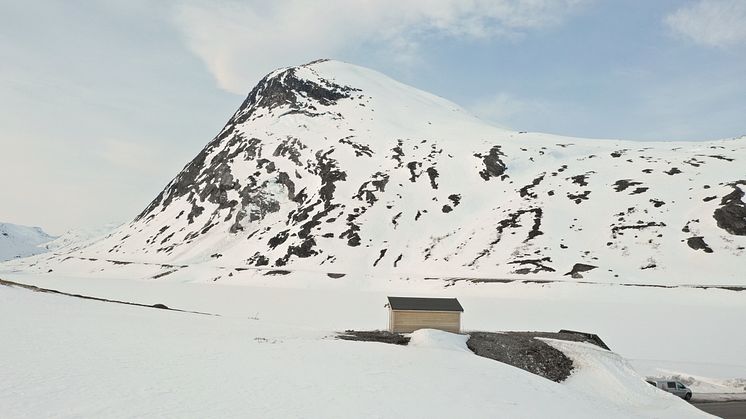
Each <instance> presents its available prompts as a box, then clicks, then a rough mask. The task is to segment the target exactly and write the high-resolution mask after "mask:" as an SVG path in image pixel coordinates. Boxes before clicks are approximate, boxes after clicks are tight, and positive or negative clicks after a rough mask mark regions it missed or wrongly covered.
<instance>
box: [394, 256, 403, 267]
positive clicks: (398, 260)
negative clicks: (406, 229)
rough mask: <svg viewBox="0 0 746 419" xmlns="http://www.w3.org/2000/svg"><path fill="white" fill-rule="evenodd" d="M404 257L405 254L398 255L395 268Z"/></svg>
mask: <svg viewBox="0 0 746 419" xmlns="http://www.w3.org/2000/svg"><path fill="white" fill-rule="evenodd" d="M402 257H404V255H403V254H401V253H400V254H399V256H397V258H396V260H395V261H394V268H396V265H398V264H399V262H400V261H401V259H402Z"/></svg>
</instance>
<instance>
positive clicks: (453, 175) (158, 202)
mask: <svg viewBox="0 0 746 419" xmlns="http://www.w3.org/2000/svg"><path fill="white" fill-rule="evenodd" d="M744 159H746V144H743V142H736V141H716V142H709V143H675V144H674V143H654V144H645V146H644V147H643V146H641V145H640V144H639V143H634V142H625V141H600V140H585V139H579V138H567V137H558V136H552V135H546V134H533V133H517V132H510V131H505V130H501V129H498V128H495V127H492V126H489V125H487V124H484V123H483V122H481V121H479V120H478V119H476V118H474V117H472V116H471V115H469V114H468V113H467V112H465V111H464V110H463V109H461V108H459V107H458V106H457V105H455V104H453V103H451V102H448V101H447V100H445V99H442V98H439V97H437V96H435V95H432V94H429V93H427V92H423V91H421V90H418V89H416V88H413V87H410V86H407V85H404V84H402V83H399V82H397V81H395V80H392V79H390V78H388V77H387V76H384V75H382V74H380V73H378V72H376V71H373V70H369V69H366V68H363V67H358V66H355V65H352V64H346V63H341V62H339V61H332V60H322V61H314V62H311V63H308V64H304V65H300V66H296V67H288V68H283V69H278V70H275V71H273V72H272V73H270V74H268V75H267V76H266V77H264V78H263V79H262V80H261V81H260V82H259V83H258V84H257V86H256V87H254V88H253V89H252V90H251V92H250V93H249V95H248V97H247V98H246V100H245V101H244V102H243V104H242V105H241V106H240V108H239V109H238V111H237V112H236V113H235V114H234V115H233V117H231V118H230V120H229V121H228V123H227V124H226V125H225V127H224V128H223V129H222V130H221V131H220V132H219V134H218V135H217V136H216V137H215V138H214V139H213V140H212V141H210V143H208V144H207V146H206V147H205V148H204V149H203V150H202V151H201V152H200V153H199V154H198V155H197V156H196V157H195V158H194V160H192V161H191V162H190V163H189V164H188V165H187V166H186V167H185V168H184V169H183V170H182V172H181V173H179V174H178V175H177V176H176V177H175V178H174V179H173V180H172V181H171V182H170V183H169V184H168V185H167V186H166V188H165V189H164V190H163V191H162V192H161V193H160V194H159V195H158V197H156V199H155V200H153V202H152V203H151V204H150V205H149V206H148V207H147V208H146V209H145V210H144V211H143V212H142V213H141V214H140V215H139V216H138V217H137V218H136V219H135V221H133V222H132V223H131V224H130V225H127V226H124V227H122V228H120V229H119V230H117V231H116V232H115V233H113V234H112V235H111V236H110V237H108V238H107V239H105V240H102V241H101V242H99V243H98V244H96V245H94V246H91V247H89V248H87V249H84V250H82V251H81V253H85V254H88V255H91V254H93V255H97V256H101V257H105V258H107V259H117V258H121V259H124V260H129V259H132V258H135V259H138V260H143V261H152V262H157V263H164V262H169V263H192V262H205V261H209V262H214V263H216V264H220V265H221V266H234V267H252V268H257V267H288V268H290V267H292V268H294V269H299V268H300V269H315V270H326V271H327V272H365V273H367V272H370V271H381V272H391V271H396V272H399V273H402V272H404V273H406V272H418V273H420V275H423V274H424V275H426V274H428V273H434V274H437V275H441V276H442V275H452V276H467V277H473V276H475V275H479V276H482V277H484V276H491V277H493V278H501V277H504V276H506V275H508V276H510V275H513V276H515V275H519V276H521V275H526V276H532V277H540V278H546V277H552V278H555V277H557V276H558V275H559V276H560V277H562V275H563V273H565V272H566V273H567V275H568V276H570V277H572V278H577V277H583V276H590V277H592V278H594V279H602V280H612V281H613V280H615V279H614V278H618V277H619V276H620V275H624V276H625V278H626V279H625V280H639V281H642V282H645V281H646V279H645V278H654V279H656V280H657V278H661V277H671V278H674V277H681V278H686V277H688V276H691V275H693V274H697V273H698V272H699V273H700V275H699V276H700V277H703V278H704V277H707V278H714V279H713V281H718V282H727V281H728V280H730V279H732V278H730V276H729V277H727V278H718V277H717V275H715V276H713V275H712V272H711V270H710V267H711V266H733V264H734V263H737V262H736V260H737V259H736V258H738V257H743V256H744V254H746V243H744V242H743V240H744V237H746V236H743V235H742V234H741V232H742V229H741V228H740V227H739V226H740V225H741V224H739V223H741V222H742V221H743V220H742V218H743V208H742V202H743V201H742V200H739V199H735V198H733V197H734V196H735V195H733V193H734V192H733V191H734V186H732V185H739V187H740V185H741V183H738V181H739V180H742V178H743V173H742V172H741V171H739V169H740V168H741V167H742V163H740V161H741V160H744ZM734 182H736V183H734ZM729 185H731V186H729ZM739 191H740V190H739ZM728 197H731V198H733V199H730V198H728ZM715 214H718V215H717V219H716V217H715ZM581 219H582V220H583V221H582V222H581ZM723 275H731V276H732V270H731V272H730V273H729V272H726V271H724V272H723ZM639 278H642V279H639ZM734 280H736V279H734Z"/></svg>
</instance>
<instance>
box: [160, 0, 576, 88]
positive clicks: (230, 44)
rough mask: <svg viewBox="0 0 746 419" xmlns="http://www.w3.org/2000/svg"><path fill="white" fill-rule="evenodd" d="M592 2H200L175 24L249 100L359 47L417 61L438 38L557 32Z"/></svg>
mask: <svg viewBox="0 0 746 419" xmlns="http://www.w3.org/2000/svg"><path fill="white" fill-rule="evenodd" d="M588 1H589V0H407V1H402V0H376V1H372V0H357V1H353V0H327V1H324V2H308V1H303V0H284V1H275V2H263V1H262V2H259V1H251V2H238V1H235V0H221V1H206V0H195V1H191V2H189V3H186V4H181V5H178V6H176V8H175V12H174V21H175V23H176V25H177V27H178V28H179V30H180V31H181V32H182V34H183V36H184V38H185V41H186V43H187V45H188V47H189V49H190V50H191V51H192V52H193V53H195V54H196V55H197V56H198V57H199V58H200V59H201V60H202V61H203V62H204V63H205V65H206V66H207V68H208V70H209V71H210V73H211V74H212V75H213V76H214V78H215V79H216V81H217V83H218V85H219V86H220V87H221V88H222V89H224V90H227V91H229V92H233V93H237V94H244V93H246V90H247V89H248V88H249V87H250V86H252V85H254V84H255V83H256V82H257V81H258V80H259V79H260V78H261V77H262V76H263V75H264V74H266V73H268V72H269V71H271V70H272V69H274V68H277V67H281V66H287V65H295V64H299V63H302V62H305V61H310V60H313V59H316V58H325V57H337V56H339V55H343V54H345V53H349V52H351V51H354V50H355V49H356V48H359V47H360V46H361V45H365V46H366V47H367V48H366V50H373V51H375V52H376V53H380V52H381V51H383V52H385V53H386V55H387V56H388V58H391V59H394V60H397V61H399V62H416V57H417V52H418V49H419V48H420V45H421V43H422V42H423V41H425V40H427V39H432V38H434V37H456V38H465V39H488V38H494V37H508V38H512V37H517V36H521V35H522V34H524V33H526V32H527V31H531V30H539V29H542V28H546V27H551V26H554V25H558V24H560V23H561V22H563V21H564V20H565V19H566V18H567V16H568V15H570V14H572V13H573V12H574V11H576V10H578V9H579V8H580V6H581V5H583V4H585V3H587V2H588Z"/></svg>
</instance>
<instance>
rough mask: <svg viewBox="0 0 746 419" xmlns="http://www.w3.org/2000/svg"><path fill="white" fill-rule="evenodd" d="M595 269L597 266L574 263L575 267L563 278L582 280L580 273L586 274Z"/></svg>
mask: <svg viewBox="0 0 746 419" xmlns="http://www.w3.org/2000/svg"><path fill="white" fill-rule="evenodd" d="M596 268H598V266H593V265H587V264H585V263H576V264H575V265H573V267H572V269H571V270H570V272H568V273H566V274H565V276H567V275H570V276H571V277H573V278H575V279H581V278H583V275H581V273H582V272H587V271H590V270H592V269H596Z"/></svg>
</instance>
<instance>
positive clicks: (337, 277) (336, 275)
mask: <svg viewBox="0 0 746 419" xmlns="http://www.w3.org/2000/svg"><path fill="white" fill-rule="evenodd" d="M345 275H346V274H340V273H333V272H328V273H327V274H326V276H328V277H329V278H332V279H339V278H343V277H344V276H345Z"/></svg>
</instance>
